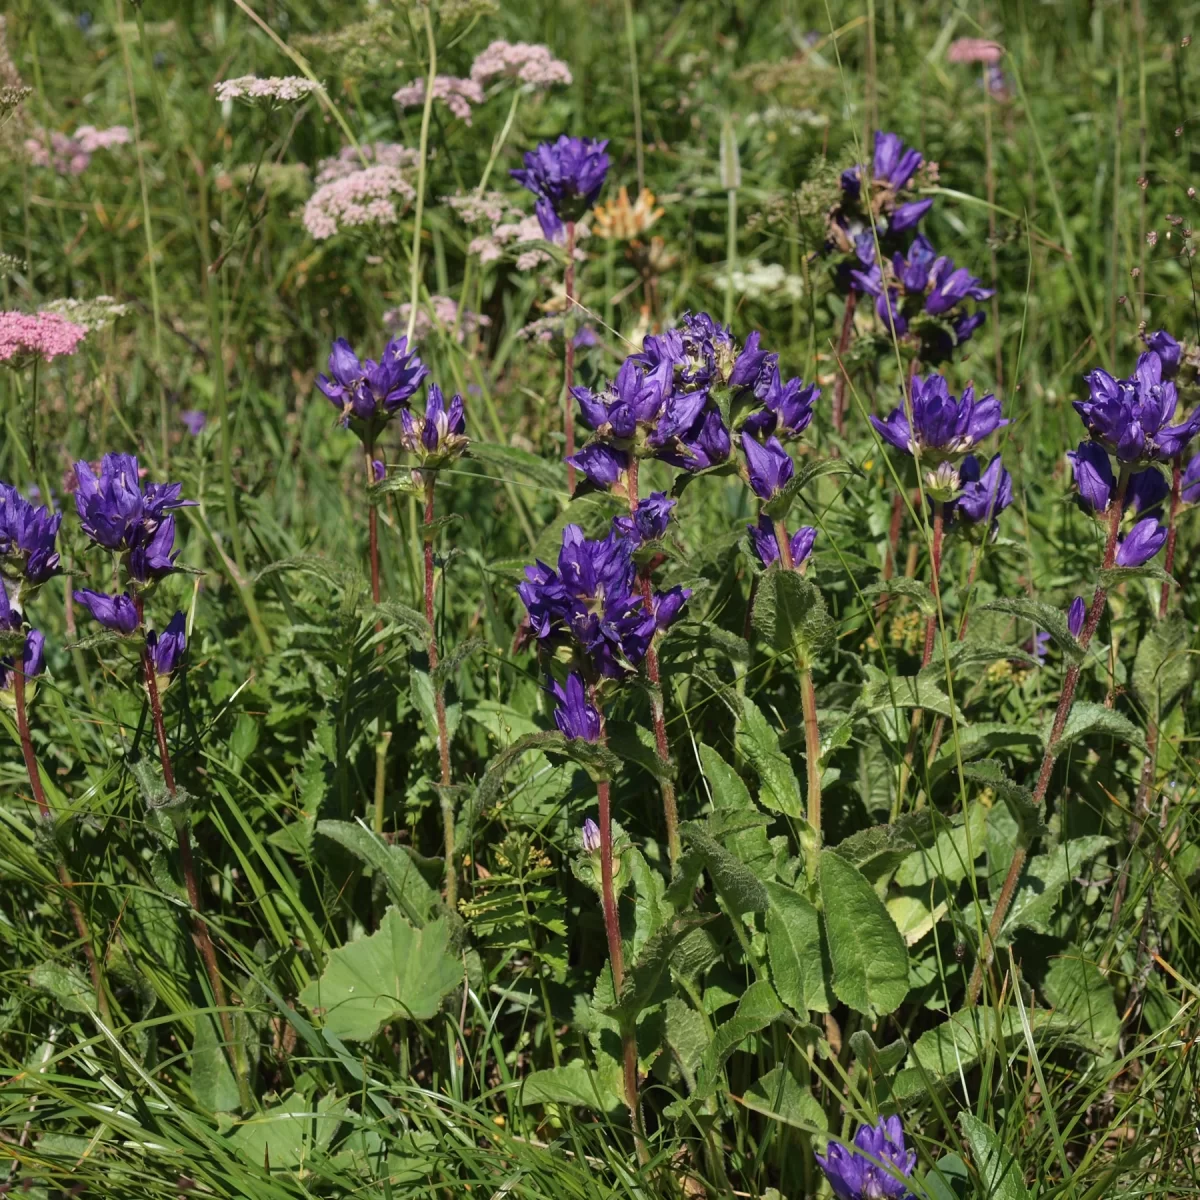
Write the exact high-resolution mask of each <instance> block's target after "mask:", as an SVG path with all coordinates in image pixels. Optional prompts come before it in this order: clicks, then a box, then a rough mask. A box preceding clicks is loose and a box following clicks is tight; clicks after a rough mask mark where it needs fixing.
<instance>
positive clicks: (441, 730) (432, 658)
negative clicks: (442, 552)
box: [422, 471, 458, 908]
mask: <svg viewBox="0 0 1200 1200" xmlns="http://www.w3.org/2000/svg"><path fill="white" fill-rule="evenodd" d="M436 478H437V476H436V474H435V472H433V471H426V472H425V526H424V530H423V532H422V540H423V541H424V543H425V620H426V621H427V622H428V623H429V647H428V650H429V674H430V678H431V679H433V676H434V675H436V673H437V666H438V662H439V661H440V659H439V658H438V642H437V624H436V622H435V616H436V614H435V613H434V607H433V591H434V572H433V517H434V505H433V486H434V481H435V479H436ZM433 706H434V712H435V713H436V715H437V732H438V758H439V760H440V763H441V772H442V774H441V780H442V791H441V802H442V835H443V841H444V843H445V853H446V884H445V888H446V903H447V905H449V907H450V908H454V907H455V905H456V904H457V903H458V873H457V871H456V870H455V866H454V802H453V800H452V799H451V798H450V794H449V791H448V790H447V789H448V788H449V787H450V732H449V727H448V726H447V724H446V693H445V691H444V689H443V686H442V684H441V683H439V682H437V681H436V680H434V682H433Z"/></svg>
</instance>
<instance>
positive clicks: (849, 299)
mask: <svg viewBox="0 0 1200 1200" xmlns="http://www.w3.org/2000/svg"><path fill="white" fill-rule="evenodd" d="M857 304H858V293H857V292H856V291H854V290H853V289H851V290H850V291H849V292H848V293H847V294H846V307H845V308H844V309H843V310H842V330H841V333H840V334H838V343H837V358H838V373H837V376H836V378H835V379H834V381H833V412H832V416H833V427H834V429H835V430H837V433H838V436H839V437H844V436H845V433H846V384H847V381H848V379H849V376H848V375H847V373H846V370H845V368H844V367H842V365H841V360H842V356H843V355H844V354H845V353H846V351H847V350H848V349H849V348H850V337H851V335H852V334H853V333H854V309H855V307H856V306H857Z"/></svg>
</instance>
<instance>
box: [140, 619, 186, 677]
mask: <svg viewBox="0 0 1200 1200" xmlns="http://www.w3.org/2000/svg"><path fill="white" fill-rule="evenodd" d="M186 649H187V624H186V622H185V621H184V617H183V613H181V612H177V613H176V614H175V615H174V616H173V617H172V618H171V619H170V621H169V622H168V623H167V627H166V629H164V630H163V631H162V633H161V634H158V633H155V631H154V630H153V629H152V630H150V632H149V633H147V634H146V650H147V651H148V652H149V654H150V662H151V664H152V666H153V667H154V674H155V676H156V677H157V682H158V687H159V690H160V691H162V690H164V688H165V685H166V681H167V680H168V679H169V678H170V676H171V674H172V672H173V671H174V670H175V668H176V667H177V666H178V665H179V660H180V659H181V658H182V657H183V652H184V650H186Z"/></svg>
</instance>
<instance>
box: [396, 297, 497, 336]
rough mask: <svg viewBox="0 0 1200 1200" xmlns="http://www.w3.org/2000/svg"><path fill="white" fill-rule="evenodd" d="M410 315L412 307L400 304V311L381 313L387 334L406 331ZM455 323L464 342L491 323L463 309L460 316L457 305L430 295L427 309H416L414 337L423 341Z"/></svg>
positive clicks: (490, 320)
mask: <svg viewBox="0 0 1200 1200" xmlns="http://www.w3.org/2000/svg"><path fill="white" fill-rule="evenodd" d="M411 312H412V305H411V304H402V305H400V307H399V308H391V309H388V311H387V312H385V313H384V314H383V324H384V327H385V328H386V329H388V330H389V332H392V333H396V332H400V333H403V332H404V331H405V330H407V329H408V316H409V313H411ZM456 320H457V321H458V333H457V335H456V336H457V340H458V341H460V342H462V341H465V340H466V338H467V336H468V335H469V334H472V333H475V332H477V331H478V330H480V329H483V328H485V327H486V326H488V325H490V324H491V323H492V318H491V317H487V316H484V315H483V313H475V312H470V311H469V310H467V309H465V308H464V309H463V311H462V315H461V316H460V315H459V311H458V305H457V304H456V303H455V302H454V300H452V299H451V298H450V297H449V296H430V297H429V305H428V308H424V307H419V308H418V309H417V319H416V320H415V321H414V322H413V337H414V338H416V340H417V341H418V342H421V341H424V340H425V338H427V337H428V336H429V335H430V334H431V333H433V331H434V330H435V329H445V330H447V331H449V330H451V329H453V328H454V322H455V321H456Z"/></svg>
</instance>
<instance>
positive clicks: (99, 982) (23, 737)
mask: <svg viewBox="0 0 1200 1200" xmlns="http://www.w3.org/2000/svg"><path fill="white" fill-rule="evenodd" d="M21 666H22V661H21V653H20V652H19V651H18V652H17V653H16V654H14V655H13V667H12V671H13V705H14V708H15V709H16V718H17V735H18V737H19V739H20V742H21V756H22V758H24V760H25V773H26V774H27V775H28V776H29V787H30V789H31V790H32V791H33V798H34V801H35V802H36V803H37V806H38V816H39V817H40V818H41V821H42V824H43V825H44V826H45V828H46V830H47V832H48V833H49V832H50V831H51V828H52V826H53V823H54V814H53V813H52V812H51V810H50V805H49V803H48V802H47V800H46V791H45V789H44V788H43V787H42V776H41V770H40V768H39V767H38V761H37V755H36V754H35V753H34V749H33V737H32V736H31V734H30V730H29V714H28V712H27V711H26V705H25V672H24V671H23V670H22V669H21ZM55 860H56V861H55V872H56V873H57V875H58V882H59V883H60V884H61V885H62V889H63V895H64V896H65V897H66V899H67V908H68V909H70V912H71V920H72V921H73V922H74V923H75V932H76V933H78V934H79V943H80V945H81V946H82V947H83V956H84V958H86V959H87V964H88V974H89V975H90V976H91V977H92V987H93V988H94V989H95V992H96V1002H97V1003H98V1004H99V1006H100V1015H101V1016H102V1017H103V1018H104V1020H105V1023H106V1024H111V1022H112V1011H111V1009H110V1008H109V1003H108V993H107V992H106V991H105V990H104V978H103V976H102V975H101V973H100V963H99V961H98V960H97V958H96V949H95V947H94V946H93V944H92V934H91V930H90V929H89V928H88V923H87V918H86V917H85V916H84V915H83V909H81V908H80V907H79V902H78V901H77V900H76V899H75V896H74V890H75V881H74V880H73V879H72V878H71V873H70V871H69V870H68V869H67V864H66V863H65V862H64V861H63V859H62V855H61V854H58V853H57V851H56V853H55Z"/></svg>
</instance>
